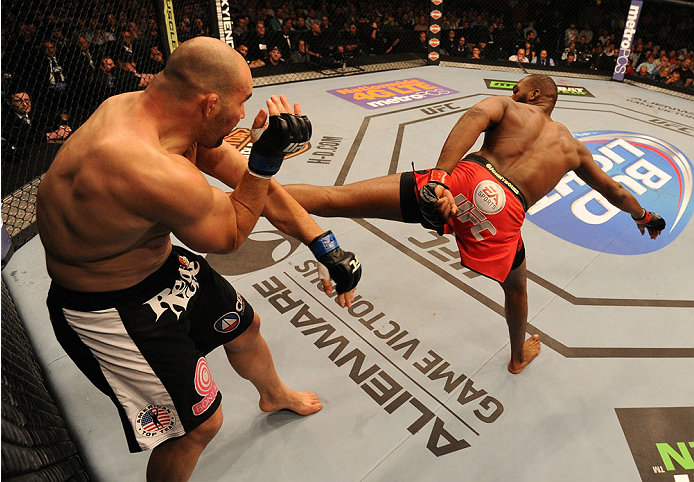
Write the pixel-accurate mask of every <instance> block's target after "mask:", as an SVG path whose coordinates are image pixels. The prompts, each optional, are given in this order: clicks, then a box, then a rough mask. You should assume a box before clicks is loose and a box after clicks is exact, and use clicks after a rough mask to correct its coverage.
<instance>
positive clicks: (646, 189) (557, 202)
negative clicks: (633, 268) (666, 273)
mask: <svg viewBox="0 0 694 482" xmlns="http://www.w3.org/2000/svg"><path fill="white" fill-rule="evenodd" d="M573 136H574V137H575V138H577V139H579V140H580V141H581V142H583V143H584V144H585V146H586V147H587V148H588V149H589V150H590V152H591V153H592V154H593V159H594V160H595V162H596V163H597V164H598V165H599V166H600V167H601V168H602V170H603V171H604V172H605V173H607V175H609V176H610V177H611V178H612V179H614V180H615V181H617V182H619V183H621V184H622V185H623V186H624V187H626V188H627V189H628V190H629V191H630V192H631V193H632V194H633V195H634V196H635V197H636V199H637V200H638V201H639V203H641V205H642V206H643V207H645V208H646V209H648V210H649V211H654V212H657V213H658V214H660V215H661V216H663V218H664V219H665V221H666V222H667V226H666V228H665V230H664V231H663V234H662V235H661V236H660V237H658V239H656V240H651V239H650V238H649V237H648V236H644V237H641V235H640V233H639V231H638V229H637V228H636V226H635V225H634V224H635V223H634V221H632V220H631V218H630V216H629V215H628V214H626V213H621V211H620V210H619V209H617V208H616V207H614V206H613V205H612V204H610V203H609V202H608V201H607V200H606V199H605V198H604V197H602V196H601V195H600V194H599V193H598V192H597V191H594V190H592V189H591V188H590V187H589V186H587V185H586V184H585V183H584V182H583V181H582V180H581V179H580V178H579V177H578V176H577V175H576V174H575V173H574V172H573V171H570V172H568V173H567V174H566V175H565V176H564V177H563V178H562V179H561V181H560V182H559V184H557V185H556V187H555V188H554V190H553V191H552V192H550V193H549V194H548V195H547V196H545V197H544V198H542V199H540V200H539V201H538V202H537V203H535V205H533V206H532V207H531V208H530V209H529V210H528V220H529V221H531V222H532V223H533V224H536V225H538V226H540V227H541V228H543V229H545V230H546V231H549V232H550V233H552V234H554V235H555V236H558V237H560V238H562V239H564V240H566V241H569V242H571V243H574V244H577V245H580V246H583V247H584V248H589V249H594V250H596V251H601V252H605V253H612V254H643V253H648V252H651V251H657V250H658V249H661V248H663V247H665V246H667V245H668V244H670V243H671V242H672V241H674V240H675V239H676V238H677V236H678V235H679V234H680V233H681V232H682V231H683V230H684V228H685V226H686V225H687V223H688V222H689V219H690V218H691V216H692V206H693V203H692V202H691V201H692V199H691V198H692V188H693V183H694V181H693V179H692V171H693V168H692V163H691V161H690V160H689V159H688V158H687V157H686V156H685V155H684V153H682V152H681V151H680V150H679V149H677V148H676V147H675V146H673V145H672V144H669V143H667V142H665V141H663V140H661V139H657V138H655V137H653V136H649V135H645V134H638V133H634V132H621V131H589V132H578V133H574V134H573Z"/></svg>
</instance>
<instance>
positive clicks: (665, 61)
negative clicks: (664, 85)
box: [655, 51, 670, 76]
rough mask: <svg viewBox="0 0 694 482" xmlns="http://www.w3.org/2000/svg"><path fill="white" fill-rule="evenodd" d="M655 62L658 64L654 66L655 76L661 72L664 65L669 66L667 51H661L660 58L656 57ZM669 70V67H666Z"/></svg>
mask: <svg viewBox="0 0 694 482" xmlns="http://www.w3.org/2000/svg"><path fill="white" fill-rule="evenodd" d="M655 62H656V64H658V65H657V66H656V68H655V75H656V76H658V75H660V72H661V71H662V70H663V69H664V68H665V67H669V66H670V63H669V62H668V57H667V53H666V52H664V51H663V53H662V54H661V56H660V58H659V59H656V61H655ZM669 70H670V69H669V68H668V71H669Z"/></svg>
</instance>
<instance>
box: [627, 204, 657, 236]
mask: <svg viewBox="0 0 694 482" xmlns="http://www.w3.org/2000/svg"><path fill="white" fill-rule="evenodd" d="M631 219H633V220H634V221H636V224H638V225H639V226H644V227H646V228H649V229H652V230H654V231H662V230H663V229H665V220H664V219H663V218H662V217H661V216H660V215H659V214H656V213H653V212H649V211H646V210H645V209H644V210H643V216H641V217H640V218H638V219H636V218H635V217H633V216H632V217H631Z"/></svg>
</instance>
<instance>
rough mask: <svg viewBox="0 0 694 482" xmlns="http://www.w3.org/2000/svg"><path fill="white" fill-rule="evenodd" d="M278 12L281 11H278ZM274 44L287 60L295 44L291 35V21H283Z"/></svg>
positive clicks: (294, 48)
mask: <svg viewBox="0 0 694 482" xmlns="http://www.w3.org/2000/svg"><path fill="white" fill-rule="evenodd" d="M278 11H281V10H280V9H278ZM276 40H277V42H276V44H277V45H278V46H279V47H280V51H281V52H282V57H283V58H285V59H288V58H289V56H290V55H291V53H292V51H293V50H296V42H295V41H294V36H293V35H292V21H291V20H285V21H284V22H282V26H281V27H280V32H279V33H278V34H277V35H276Z"/></svg>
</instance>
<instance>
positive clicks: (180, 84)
mask: <svg viewBox="0 0 694 482" xmlns="http://www.w3.org/2000/svg"><path fill="white" fill-rule="evenodd" d="M150 87H151V88H152V89H153V90H154V91H160V92H162V93H164V94H165V98H166V99H167V102H168V103H169V105H179V106H185V107H186V108H187V109H188V111H187V112H188V113H186V114H185V116H186V120H188V121H192V120H194V121H195V122H193V124H192V129H193V134H192V135H193V139H194V140H195V141H196V142H199V143H200V144H202V145H203V146H205V147H209V148H214V147H219V146H220V145H221V144H222V142H223V141H224V138H225V137H226V136H227V135H228V134H229V133H230V132H231V131H232V129H233V128H234V127H236V124H238V122H239V121H240V120H241V119H243V118H244V117H245V115H246V112H245V108H244V103H245V102H246V101H247V100H248V99H249V98H250V96H251V92H252V90H253V79H252V78H251V71H250V69H249V68H248V65H247V64H246V61H245V60H244V59H243V57H241V55H240V54H239V53H238V52H237V51H236V50H234V49H233V48H231V47H230V46H229V45H227V44H225V43H224V42H222V41H221V40H218V39H214V38H211V37H195V38H192V39H190V40H187V41H186V42H183V43H182V44H181V45H180V46H179V47H178V48H177V49H176V50H174V52H173V53H172V54H171V56H170V57H169V59H168V61H167V63H166V67H165V68H164V70H163V71H162V72H161V73H160V74H159V75H158V76H157V78H156V80H155V82H153V83H152V84H150ZM189 116H190V117H189Z"/></svg>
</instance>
